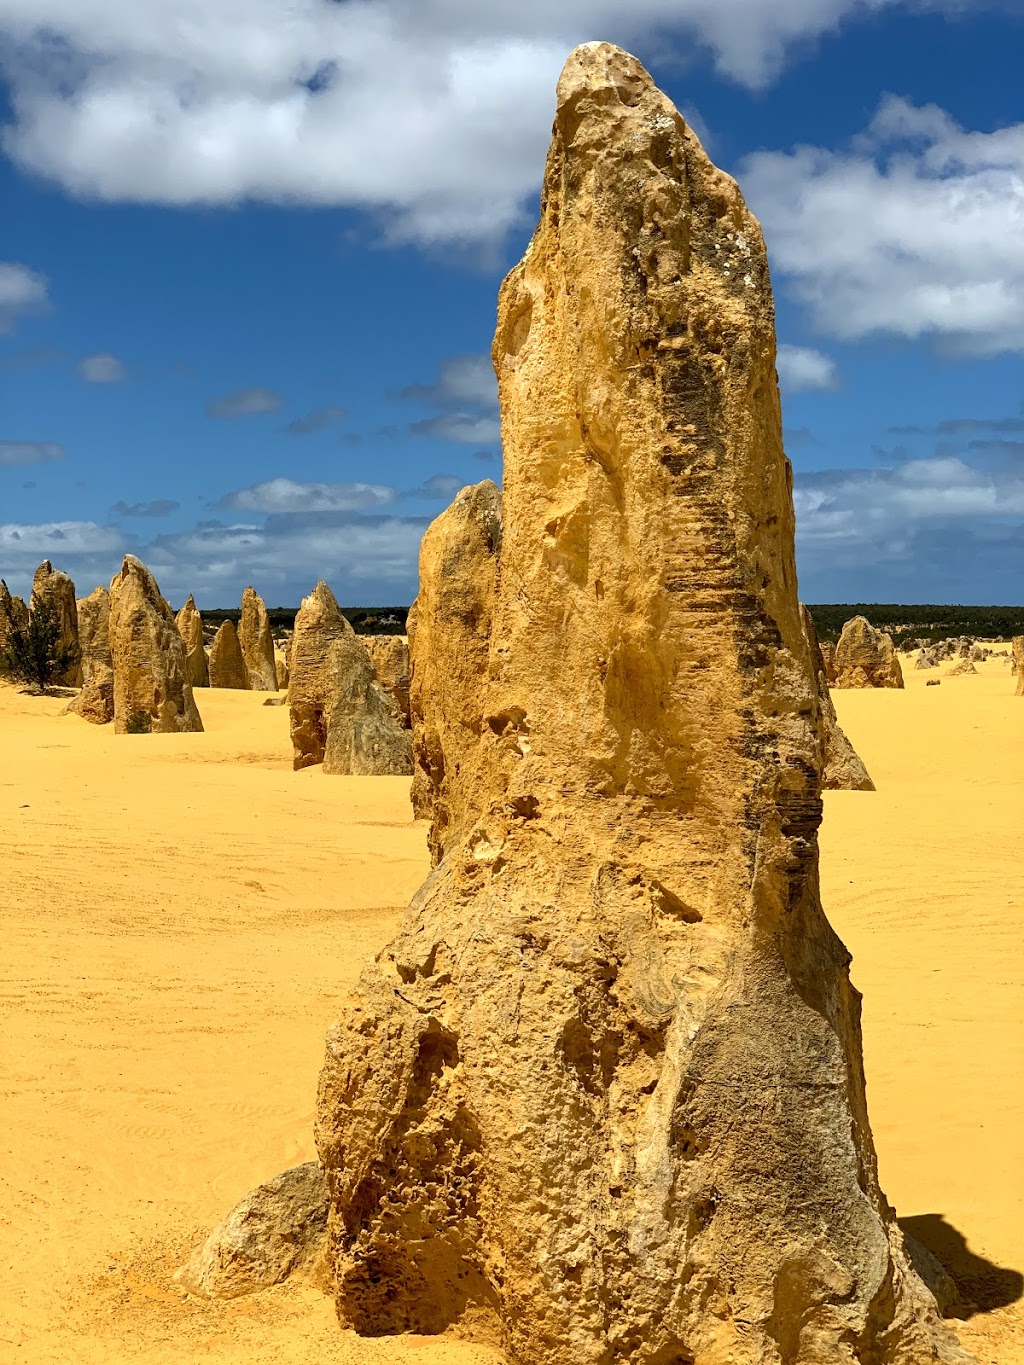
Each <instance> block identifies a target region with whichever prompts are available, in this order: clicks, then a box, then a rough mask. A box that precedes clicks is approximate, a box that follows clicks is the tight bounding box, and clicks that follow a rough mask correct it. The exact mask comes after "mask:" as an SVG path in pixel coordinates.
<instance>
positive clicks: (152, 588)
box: [110, 555, 203, 735]
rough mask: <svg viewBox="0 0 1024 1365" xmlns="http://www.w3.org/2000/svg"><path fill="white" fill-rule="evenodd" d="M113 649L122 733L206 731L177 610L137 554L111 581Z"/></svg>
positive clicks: (118, 729) (117, 727)
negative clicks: (188, 664) (193, 687)
mask: <svg viewBox="0 0 1024 1365" xmlns="http://www.w3.org/2000/svg"><path fill="white" fill-rule="evenodd" d="M110 652H111V656H112V659H113V665H114V731H115V733H116V734H119V735H123V734H142V733H149V732H152V733H154V734H175V733H178V732H186V731H199V730H202V728H203V722H202V719H201V718H200V715H199V712H198V710H197V709H196V704H195V701H194V699H193V697H192V686H191V684H190V683H189V680H188V671H187V668H186V664H185V643H184V641H183V640H182V638H181V636H180V635H179V634H178V628H177V626H176V625H175V624H174V613H173V612H172V611H171V609H170V607H169V606H168V605H167V603H166V602H165V601H164V599H163V597H162V595H161V593H160V588H159V587H158V585H157V581H156V579H155V578H154V577H153V575H152V574H151V573H150V571H149V570H148V569H147V568H146V566H145V564H143V563H142V561H141V560H138V559H136V558H135V556H134V555H126V556H125V559H124V563H123V564H122V565H121V570H120V572H119V573H117V574H115V575H114V577H113V578H112V579H111V582H110Z"/></svg>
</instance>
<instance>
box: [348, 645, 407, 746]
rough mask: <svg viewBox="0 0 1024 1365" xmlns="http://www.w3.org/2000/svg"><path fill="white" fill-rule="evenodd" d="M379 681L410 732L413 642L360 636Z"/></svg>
mask: <svg viewBox="0 0 1024 1365" xmlns="http://www.w3.org/2000/svg"><path fill="white" fill-rule="evenodd" d="M360 639H361V640H362V643H363V646H364V647H365V649H366V652H367V654H369V656H370V662H371V663H372V664H373V671H374V672H375V673H376V675H377V681H378V682H379V683H380V685H381V687H383V688H384V691H385V692H387V694H388V695H389V696H390V697H391V699H392V701H393V702H394V703H395V705H396V706H397V707H398V712H399V715H400V716H401V718H402V724H403V725H404V726H405V727H406V729H408V728H409V726H410V725H411V723H412V721H411V718H410V715H409V670H410V665H409V642H408V640H406V639H405V638H404V637H403V636H401V635H363V636H360Z"/></svg>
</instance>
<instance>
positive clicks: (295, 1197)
mask: <svg viewBox="0 0 1024 1365" xmlns="http://www.w3.org/2000/svg"><path fill="white" fill-rule="evenodd" d="M326 1228H327V1185H326V1183H325V1182H324V1177H323V1172H322V1171H321V1170H320V1167H319V1166H318V1164H317V1163H316V1162H315V1161H307V1162H306V1163H305V1164H304V1165H302V1166H294V1167H292V1169H291V1170H289V1171H284V1172H283V1173H282V1174H281V1175H278V1176H275V1177H274V1179H273V1180H268V1181H267V1182H266V1184H264V1185H258V1186H257V1187H256V1189H254V1190H252V1191H250V1193H249V1194H247V1195H246V1196H245V1198H244V1199H243V1200H242V1201H241V1202H240V1203H239V1204H237V1205H236V1206H235V1207H234V1208H233V1209H232V1210H231V1212H230V1213H229V1214H228V1216H227V1217H226V1218H225V1219H224V1220H223V1222H221V1223H218V1225H217V1226H216V1227H215V1228H214V1229H213V1231H212V1232H211V1233H210V1235H209V1237H207V1239H206V1241H205V1242H204V1243H203V1244H202V1246H200V1247H197V1248H196V1250H195V1251H194V1252H193V1253H192V1255H191V1257H190V1258H189V1261H188V1264H187V1265H185V1266H183V1267H182V1268H181V1270H179V1271H178V1272H177V1273H176V1275H175V1277H174V1278H175V1280H177V1282H178V1283H179V1284H180V1285H182V1286H183V1287H184V1288H185V1289H187V1290H189V1291H190V1292H191V1293H193V1294H202V1295H204V1296H205V1297H207V1298H217V1299H235V1298H238V1297H239V1296H240V1295H242V1294H253V1293H255V1292H257V1291H258V1290H260V1289H269V1287H270V1286H271V1285H273V1284H280V1283H281V1281H282V1280H285V1279H287V1278H288V1276H289V1275H291V1274H293V1273H294V1272H295V1271H297V1270H301V1269H303V1268H309V1267H311V1264H312V1263H313V1262H314V1261H315V1260H316V1257H317V1255H318V1253H319V1252H320V1251H321V1249H322V1244H323V1238H324V1232H325V1230H326Z"/></svg>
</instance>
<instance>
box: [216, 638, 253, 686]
mask: <svg viewBox="0 0 1024 1365" xmlns="http://www.w3.org/2000/svg"><path fill="white" fill-rule="evenodd" d="M209 671H210V686H211V687H227V688H231V689H233V690H234V691H236V692H247V691H248V690H249V674H248V673H247V671H246V667H245V656H244V655H243V654H242V645H241V642H240V641H239V638H238V631H237V630H236V629H235V623H234V622H233V621H223V622H221V625H220V628H219V629H218V631H217V634H216V635H215V636H214V637H213V644H212V645H211V646H210V659H209Z"/></svg>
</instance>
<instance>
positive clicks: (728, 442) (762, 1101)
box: [317, 43, 964, 1365]
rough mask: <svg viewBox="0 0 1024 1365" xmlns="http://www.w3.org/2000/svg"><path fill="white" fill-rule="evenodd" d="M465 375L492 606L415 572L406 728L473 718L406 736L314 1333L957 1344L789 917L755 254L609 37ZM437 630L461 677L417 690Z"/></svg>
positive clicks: (695, 145) (791, 637)
mask: <svg viewBox="0 0 1024 1365" xmlns="http://www.w3.org/2000/svg"><path fill="white" fill-rule="evenodd" d="M494 362H495V368H496V370H497V373H498V381H499V390H500V398H501V408H502V434H503V443H504V451H505V484H504V492H503V499H502V501H503V509H502V517H501V521H502V531H501V538H500V546H499V547H498V548H497V549H496V551H495V550H493V549H492V550H491V551H490V556H491V558H492V559H493V575H494V577H493V581H494V588H493V598H492V599H491V601H490V605H489V606H488V605H487V599H488V598H489V597H490V592H489V590H488V588H487V586H486V584H485V585H484V587H483V588H482V589H481V590H480V594H479V598H477V597H476V596H474V593H473V591H472V590H471V589H470V585H469V584H468V583H466V582H465V580H464V579H462V578H461V577H460V575H461V574H462V569H461V567H460V560H459V555H460V548H459V546H460V544H462V545H463V547H464V549H463V553H465V555H466V557H467V562H469V561H470V560H472V559H474V558H475V557H477V556H483V555H484V546H483V545H481V543H480V540H479V535H480V532H479V530H478V528H477V527H476V526H475V525H474V518H473V516H472V515H469V514H467V513H466V511H465V510H460V512H459V513H458V515H457V517H456V518H454V519H453V521H452V524H451V527H450V531H451V539H449V538H448V536H449V532H448V531H445V532H444V533H443V534H439V536H438V544H437V552H438V554H439V555H440V556H441V557H442V558H443V560H444V562H445V563H446V564H448V565H449V566H450V568H449V570H448V576H447V582H450V583H453V584H454V583H462V584H463V585H464V587H465V590H466V591H467V593H468V596H467V598H466V600H467V604H468V612H467V614H466V616H465V617H460V614H459V609H458V605H457V602H450V601H449V600H448V598H447V597H446V594H445V591H444V590H445V586H446V578H445V575H443V574H442V575H441V576H440V580H439V581H436V582H435V583H434V584H433V586H432V587H431V588H430V591H429V592H428V591H427V587H428V582H429V575H428V582H425V583H424V592H423V593H422V594H421V597H420V602H419V606H418V608H417V614H416V619H415V623H414V645H413V654H414V659H415V666H414V670H413V691H414V694H415V693H416V691H417V689H418V688H419V687H420V686H421V685H422V686H423V687H424V688H425V689H426V690H427V693H428V697H426V698H421V699H420V703H419V714H420V716H421V717H422V718H423V719H422V724H423V726H424V729H426V726H427V723H428V717H429V716H430V711H431V707H432V706H433V705H434V703H433V701H432V700H430V699H429V692H430V690H431V689H432V688H433V687H434V686H436V687H437V688H438V689H440V688H442V686H443V687H447V688H449V689H450V692H451V694H455V693H456V692H458V691H459V690H460V689H463V688H464V689H465V693H464V695H463V696H461V697H457V698H455V702H456V705H457V708H458V709H457V714H458V717H459V721H460V723H461V722H463V721H465V722H466V724H465V730H466V733H464V734H463V733H460V732H459V731H457V729H456V726H455V723H454V722H453V723H452V725H451V727H450V729H445V730H444V731H443V733H441V734H440V735H439V737H438V741H437V743H433V742H432V741H427V740H426V738H425V736H424V738H423V740H422V741H421V742H422V744H423V746H424V751H429V752H430V753H431V754H432V755H434V756H439V758H440V762H439V763H436V762H435V761H434V759H433V758H432V759H431V762H432V764H433V771H432V777H431V781H432V782H434V783H435V786H436V782H437V776H436V775H437V771H438V768H440V772H441V777H440V784H441V792H442V797H441V798H437V797H435V801H438V800H439V799H440V800H443V802H444V805H445V809H444V811H443V812H442V811H441V809H440V805H438V806H437V819H438V821H440V820H442V819H443V820H444V821H445V822H446V823H445V826H444V829H443V831H439V832H438V835H435V847H436V849H437V851H438V852H439V853H440V861H439V862H438V864H437V866H436V867H435V868H434V870H433V872H432V873H431V875H430V877H429V878H428V880H427V881H426V882H425V884H424V885H423V887H422V888H421V890H420V891H419V893H418V894H417V895H416V897H415V898H414V900H413V903H412V905H411V906H410V909H409V912H408V915H407V918H406V921H405V923H404V926H403V928H402V930H401V931H400V933H399V935H398V937H397V938H396V939H395V940H394V941H393V942H392V943H391V944H390V945H389V946H388V947H387V948H385V949H384V950H382V952H381V953H380V954H379V955H378V958H377V959H376V961H375V962H374V963H373V964H372V965H371V966H370V967H369V968H367V970H366V971H365V972H364V975H363V976H362V978H361V980H360V984H359V986H358V987H357V990H356V992H355V996H354V999H353V1002H352V1004H351V1007H350V1009H349V1011H348V1013H347V1015H346V1017H345V1018H344V1019H343V1020H342V1022H341V1023H340V1024H339V1025H338V1026H337V1027H336V1028H334V1029H333V1030H332V1031H331V1033H330V1035H329V1037H328V1042H327V1053H326V1058H325V1063H324V1068H323V1071H322V1074H321V1084H320V1094H319V1102H318V1117H317V1123H318V1134H317V1137H318V1145H319V1150H320V1156H321V1160H322V1163H323V1165H324V1167H325V1170H326V1175H327V1184H328V1189H329V1191H330V1196H331V1215H330V1228H329V1244H330V1251H329V1255H330V1261H331V1265H332V1269H333V1284H334V1293H335V1297H336V1302H337V1306H338V1311H339V1314H340V1316H341V1318H342V1320H343V1321H344V1322H346V1323H349V1324H351V1325H352V1326H353V1327H355V1329H356V1330H357V1331H359V1332H364V1333H370V1334H373V1335H379V1334H385V1333H392V1332H403V1331H409V1332H423V1333H432V1332H438V1331H440V1330H442V1329H443V1328H445V1327H447V1326H449V1325H451V1324H455V1323H459V1322H463V1323H465V1324H468V1325H469V1326H470V1327H471V1329H472V1330H473V1331H475V1332H478V1333H482V1332H485V1331H486V1330H487V1325H488V1324H490V1326H491V1329H492V1330H493V1332H494V1333H495V1335H496V1336H497V1337H498V1338H499V1339H500V1340H501V1342H502V1344H503V1348H504V1351H505V1353H506V1357H507V1359H508V1360H509V1361H510V1362H512V1363H513V1365H611V1362H613V1361H614V1362H616V1365H683V1363H684V1362H687V1365H694V1363H695V1362H698V1363H699V1365H726V1362H729V1361H731V1362H733V1365H780V1363H781V1362H789V1363H790V1365H796V1363H797V1362H800V1365H805V1363H806V1365H811V1362H815V1365H833V1363H834V1365H841V1363H842V1365H853V1362H854V1361H857V1360H860V1361H863V1362H866V1361H869V1360H870V1361H874V1362H877V1363H878V1365H881V1363H882V1362H885V1365H921V1362H923V1361H926V1360H930V1361H936V1360H945V1361H953V1360H957V1359H963V1358H964V1357H962V1356H961V1355H960V1353H959V1352H958V1350H957V1348H956V1347H955V1345H954V1344H952V1339H951V1338H950V1337H949V1336H948V1335H947V1333H946V1330H945V1328H944V1327H943V1325H942V1324H941V1323H940V1322H939V1320H938V1317H937V1313H936V1307H935V1301H934V1299H933V1298H932V1296H931V1294H930V1293H929V1292H928V1290H927V1289H926V1288H925V1286H924V1284H923V1283H922V1281H921V1280H920V1279H919V1278H918V1276H917V1275H916V1274H915V1272H914V1270H913V1268H912V1266H911V1264H910V1262H909V1260H908V1258H907V1256H906V1254H905V1251H904V1247H903V1241H902V1237H901V1234H900V1231H899V1228H898V1226H897V1225H896V1222H895V1218H894V1215H893V1212H892V1210H891V1208H890V1207H889V1206H888V1204H887V1203H886V1201H885V1198H884V1197H883V1195H882V1193H881V1190H880V1189H879V1185H878V1179H877V1174H876V1163H875V1154H874V1148H873V1144H872V1139H871V1131H870V1127H869V1125H868V1116H867V1109H866V1104H865V1094H864V1078H863V1065H862V1060H861V1041H860V1026H859V1008H858V996H857V994H856V992H855V991H854V990H853V989H852V987H851V985H850V982H849V976H848V965H849V960H850V959H849V954H848V953H847V951H846V949H845V948H844V947H843V945H842V943H841V942H840V941H839V939H838V938H837V937H836V935H835V934H834V933H833V931H832V929H831V928H830V926H829V924H828V921H827V920H826V919H825V916H824V914H823V913H822V908H821V904H820V900H819V893H818V849H817V829H818V823H819V820H820V817H821V799H820V789H821V762H822V759H821V734H820V715H819V709H818V684H817V679H816V677H815V671H814V667H813V665H812V660H811V655H810V650H809V647H808V641H807V639H806V636H805V634H804V629H803V620H802V616H801V612H800V606H799V602H798V600H797V588H796V570H795V565H794V550H793V506H792V497H791V471H790V468H789V466H788V464H787V461H786V459H785V457H784V455H783V452H782V430H781V420H780V411H779V397H778V388H777V383H776V378H775V333H774V323H773V308H772V294H771V288H770V284H769V278H768V267H767V261H766V257H765V250H764V245H763V242H762V239H761V232H760V229H759V227H758V224H757V222H756V221H755V219H754V218H753V217H752V216H751V214H750V213H749V211H748V210H747V209H746V207H745V205H744V203H743V199H742V197H741V195H740V193H739V190H738V189H737V187H736V185H735V183H734V182H733V181H732V180H731V179H730V178H729V177H728V176H727V175H725V174H724V173H723V172H721V171H719V170H717V169H716V168H715V167H714V166H713V165H712V164H711V162H710V161H709V160H708V158H707V156H706V155H705V153H704V151H703V150H702V148H701V146H700V144H699V142H698V141H697V139H696V137H695V136H694V135H693V133H692V132H691V131H690V130H689V129H688V128H687V127H686V125H685V123H684V121H683V119H682V117H681V116H680V115H679V114H678V112H677V111H676V110H675V108H674V107H673V106H672V104H671V103H670V102H669V100H668V99H667V98H666V97H665V96H664V95H663V94H661V93H660V92H659V91H658V90H657V89H656V87H655V86H654V84H653V83H652V81H651V79H650V77H649V76H648V74H647V73H646V72H645V71H644V69H643V68H642V67H641V65H640V64H639V62H637V61H636V60H635V59H634V58H633V57H630V56H629V55H628V54H626V53H625V52H622V51H621V50H620V49H618V48H615V47H612V46H610V45H608V44H605V43H591V44H587V45H586V46H584V47H581V48H578V49H577V50H576V51H575V52H574V53H573V54H572V55H571V57H570V58H569V61H568V62H567V64H566V67H565V70H564V72H563V74H562V78H561V80H560V82H559V86H558V102H557V113H556V117H555V127H554V134H553V139H552V144H551V151H550V154H549V157H548V163H547V170H546V173H545V178H544V186H543V193H542V199H541V221H540V225H539V227H538V229H537V231H536V233H535V235H534V237H533V240H532V242H531V244H530V246H529V247H528V248H527V251H526V255H525V256H524V258H523V260H522V262H521V263H520V264H519V265H518V266H517V267H516V268H515V269H514V270H513V271H512V272H511V274H510V275H509V277H508V279H507V280H506V281H505V284H504V286H503V288H502V291H501V297H500V302H499V315H498V327H497V335H496V338H495V343H494ZM463 496H464V497H465V495H463ZM460 526H462V527H464V528H467V529H466V531H465V537H466V538H465V540H462V539H461V537H462V535H463V532H461V531H460V530H459V527H460ZM470 533H472V536H475V537H476V540H475V541H474V540H472V539H471V538H470ZM492 544H493V538H492ZM428 562H429V557H428ZM483 562H485V563H486V562H487V559H486V557H485V558H484V560H483ZM478 603H479V608H478ZM488 615H489V618H490V621H489V625H488V624H487V616H488ZM441 621H444V622H447V621H453V622H458V627H457V628H458V629H459V630H460V631H462V632H463V637H462V638H463V639H465V640H466V642H467V647H470V648H473V649H476V650H477V657H478V659H479V660H480V667H479V668H477V667H473V668H472V669H469V668H468V667H467V669H466V671H465V676H464V677H461V675H460V676H457V677H454V678H451V679H447V678H444V677H442V676H438V677H437V679H436V682H434V683H431V682H428V681H427V680H426V677H425V676H424V675H422V674H420V672H419V670H420V667H421V661H422V660H424V659H425V658H427V657H429V655H428V654H427V653H425V652H424V650H425V648H426V647H425V644H424V643H423V642H425V641H426V640H427V639H429V638H431V632H435V631H436V634H435V635H434V638H435V640H437V641H438V643H439V642H440V640H441V638H442V630H441V628H440V626H439V624H438V623H439V622H441ZM477 632H482V633H484V634H485V636H486V646H484V644H483V642H477V643H473V642H474V640H476V636H477ZM421 644H422V645H423V648H421ZM438 672H439V674H440V669H439V670H438ZM460 677H461V681H460ZM477 716H479V717H480V721H479V723H477V722H476V720H475V717H477ZM455 736H457V738H455Z"/></svg>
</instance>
